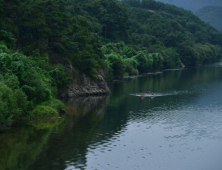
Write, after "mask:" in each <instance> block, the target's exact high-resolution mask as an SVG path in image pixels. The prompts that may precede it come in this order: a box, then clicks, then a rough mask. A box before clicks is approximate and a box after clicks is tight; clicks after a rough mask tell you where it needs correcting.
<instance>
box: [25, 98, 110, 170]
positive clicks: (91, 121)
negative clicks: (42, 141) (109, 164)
mask: <svg viewBox="0 0 222 170" xmlns="http://www.w3.org/2000/svg"><path fill="white" fill-rule="evenodd" d="M108 98H109V97H108V96H102V97H98V96H94V97H93V96H92V97H87V98H85V97H77V98H72V99H69V100H68V101H65V102H66V104H67V112H68V114H67V116H66V121H64V123H63V124H61V125H60V126H58V127H55V129H54V133H51V136H50V138H49V140H48V144H47V145H46V146H45V148H44V152H42V153H41V154H40V155H39V156H38V159H37V160H36V162H35V164H33V165H32V166H31V167H30V168H29V169H36V170H41V169H84V167H86V163H87V158H86V155H87V152H88V146H89V145H90V144H91V143H92V141H94V140H95V139H97V140H100V138H99V137H97V134H99V132H98V131H99V126H100V124H101V121H102V118H103V116H104V112H105V106H106V103H107V100H108Z"/></svg>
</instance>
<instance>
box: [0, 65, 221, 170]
mask: <svg viewBox="0 0 222 170" xmlns="http://www.w3.org/2000/svg"><path fill="white" fill-rule="evenodd" d="M109 86H110V88H111V91H112V94H111V95H110V96H108V97H88V98H78V99H72V100H69V101H66V102H67V106H68V107H67V110H68V112H69V114H68V115H67V116H65V117H63V118H61V121H60V122H58V123H56V124H55V125H54V126H49V127H47V126H46V127H42V128H41V127H23V128H21V129H18V130H12V132H10V133H7V134H2V135H1V136H0V169H3V170H6V169H9V170H14V169H28V170H62V169H64V170H75V169H86V170H94V169H98V170H106V169H107V170H114V169H119V170H131V169H132V170H133V169H136V170H221V169H222V63H217V64H212V65H207V66H201V67H195V68H185V69H183V70H168V71H164V72H162V73H158V74H155V75H148V76H146V77H139V78H128V79H124V80H123V81H120V82H115V83H112V84H110V85H109ZM140 90H141V91H142V93H144V96H141V95H140ZM150 92H153V93H154V95H155V97H150Z"/></svg>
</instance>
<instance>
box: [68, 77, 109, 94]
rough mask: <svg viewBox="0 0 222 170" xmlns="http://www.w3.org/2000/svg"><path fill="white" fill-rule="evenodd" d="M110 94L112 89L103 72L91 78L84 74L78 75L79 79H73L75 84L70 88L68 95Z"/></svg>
mask: <svg viewBox="0 0 222 170" xmlns="http://www.w3.org/2000/svg"><path fill="white" fill-rule="evenodd" d="M108 94H110V89H109V87H108V86H107V83H106V81H105V79H104V77H103V75H102V74H98V75H97V79H91V78H89V77H86V76H85V75H84V74H83V75H81V76H80V77H78V79H73V84H72V85H71V86H70V88H69V92H68V97H72V96H93V95H108Z"/></svg>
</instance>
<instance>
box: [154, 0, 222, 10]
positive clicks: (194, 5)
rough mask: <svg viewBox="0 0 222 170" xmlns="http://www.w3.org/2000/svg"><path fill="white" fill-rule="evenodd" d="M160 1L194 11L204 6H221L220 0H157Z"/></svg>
mask: <svg viewBox="0 0 222 170" xmlns="http://www.w3.org/2000/svg"><path fill="white" fill-rule="evenodd" d="M157 1H160V2H164V3H168V4H173V5H176V6H178V7H182V8H184V9H187V10H191V11H196V10H197V9H199V8H202V7H204V6H222V1H221V0H186V1H179V0H157Z"/></svg>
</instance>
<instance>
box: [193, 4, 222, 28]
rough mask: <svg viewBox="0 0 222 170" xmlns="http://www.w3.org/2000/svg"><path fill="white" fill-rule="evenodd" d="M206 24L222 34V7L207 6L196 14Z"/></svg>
mask: <svg viewBox="0 0 222 170" xmlns="http://www.w3.org/2000/svg"><path fill="white" fill-rule="evenodd" d="M194 14H195V15H197V16H198V17H200V19H201V20H203V21H204V22H206V23H208V24H210V25H212V26H213V27H214V28H216V29H217V30H219V31H221V32H222V7H221V6H205V7H202V8H200V9H198V10H196V11H195V12H194Z"/></svg>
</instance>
